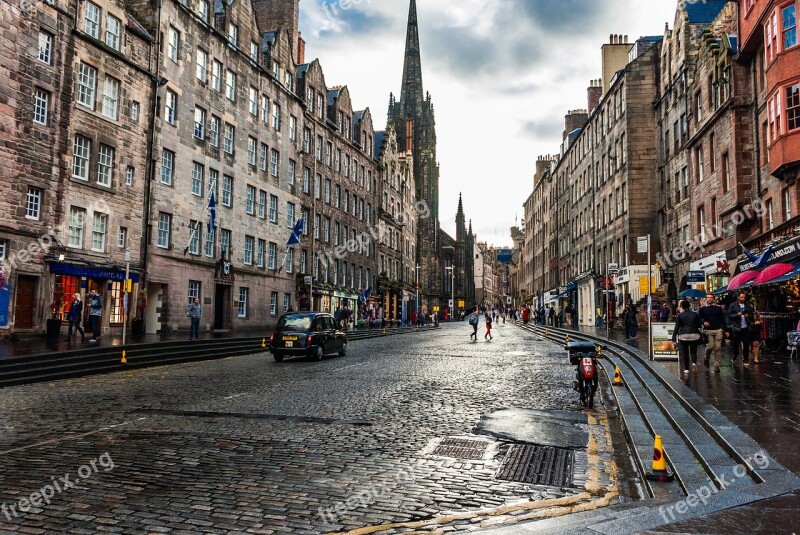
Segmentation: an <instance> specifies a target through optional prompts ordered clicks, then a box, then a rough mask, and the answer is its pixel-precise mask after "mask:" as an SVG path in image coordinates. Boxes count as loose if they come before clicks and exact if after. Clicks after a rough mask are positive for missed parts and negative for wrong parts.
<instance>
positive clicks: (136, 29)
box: [126, 13, 153, 41]
mask: <svg viewBox="0 0 800 535" xmlns="http://www.w3.org/2000/svg"><path fill="white" fill-rule="evenodd" d="M126 14H127V15H128V28H130V29H131V31H133V33H135V34H138V35H139V37H143V38H144V39H147V40H149V41H153V36H152V35H150V32H148V31H147V30H145V29H144V26H142V25H141V24H140V23H139V21H138V20H136V19H135V18H133V17H132V16H131V15H130V13H126Z"/></svg>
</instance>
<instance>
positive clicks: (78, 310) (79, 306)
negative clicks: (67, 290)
mask: <svg viewBox="0 0 800 535" xmlns="http://www.w3.org/2000/svg"><path fill="white" fill-rule="evenodd" d="M82 316H83V301H81V294H79V293H75V294H72V303H71V304H70V305H69V312H68V313H67V321H68V322H69V329H67V340H72V327H73V326H74V327H75V330H76V331H78V332H79V333H81V341H83V340H86V333H84V332H83V328H82V327H81V317H82Z"/></svg>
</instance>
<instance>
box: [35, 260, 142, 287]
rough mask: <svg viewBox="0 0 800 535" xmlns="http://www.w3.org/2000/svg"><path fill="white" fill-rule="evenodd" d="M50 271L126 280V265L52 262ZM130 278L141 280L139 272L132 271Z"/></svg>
mask: <svg viewBox="0 0 800 535" xmlns="http://www.w3.org/2000/svg"><path fill="white" fill-rule="evenodd" d="M50 273H53V274H55V275H69V276H72V277H86V278H88V279H105V280H111V281H124V280H125V268H124V266H123V267H122V268H121V269H119V268H117V269H115V268H113V267H111V268H105V267H103V268H100V267H90V266H79V265H76V264H67V263H65V262H53V263H52V264H50ZM128 276H129V278H130V279H131V280H132V281H133V282H135V283H138V282H139V274H138V273H136V272H134V271H131V272H130V273H129V274H128Z"/></svg>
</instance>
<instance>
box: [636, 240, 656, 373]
mask: <svg viewBox="0 0 800 535" xmlns="http://www.w3.org/2000/svg"><path fill="white" fill-rule="evenodd" d="M636 251H637V252H638V253H640V254H641V253H647V356H649V357H650V360H653V318H652V314H650V307H651V301H652V297H653V286H652V285H653V282H652V281H653V275H652V273H651V271H652V270H653V266H652V265H651V262H650V234H648V235H647V236H639V237H638V238H636Z"/></svg>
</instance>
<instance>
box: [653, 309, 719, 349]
mask: <svg viewBox="0 0 800 535" xmlns="http://www.w3.org/2000/svg"><path fill="white" fill-rule="evenodd" d="M711 302H712V303H713V300H712V301H711ZM717 308H719V307H717ZM658 321H660V322H661V323H666V322H668V321H669V307H668V306H667V304H666V303H664V304H663V305H661V309H660V310H659V311H658ZM706 358H708V357H706Z"/></svg>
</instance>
